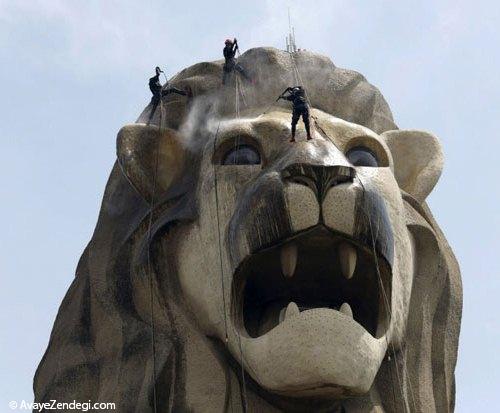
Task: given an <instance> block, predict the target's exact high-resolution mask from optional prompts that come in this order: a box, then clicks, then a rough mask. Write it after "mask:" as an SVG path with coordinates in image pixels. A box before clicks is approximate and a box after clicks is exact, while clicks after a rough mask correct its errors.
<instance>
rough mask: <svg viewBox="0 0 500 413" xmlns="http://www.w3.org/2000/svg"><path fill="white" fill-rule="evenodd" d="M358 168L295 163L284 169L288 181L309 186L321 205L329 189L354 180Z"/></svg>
mask: <svg viewBox="0 0 500 413" xmlns="http://www.w3.org/2000/svg"><path fill="white" fill-rule="evenodd" d="M355 176H356V170H355V169H354V168H352V167H350V166H345V165H311V164H303V163H295V164H292V165H289V166H287V167H286V168H285V169H284V170H283V171H282V177H283V179H284V180H286V181H290V182H294V183H297V184H301V185H305V186H308V187H309V188H310V189H311V190H312V191H313V192H314V193H315V194H316V198H317V200H318V202H319V204H320V205H321V204H322V202H323V200H324V198H325V196H326V193H327V192H328V190H329V189H330V188H331V187H332V186H335V185H339V184H341V183H344V182H352V181H353V179H354V177H355Z"/></svg>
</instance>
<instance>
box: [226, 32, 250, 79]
mask: <svg viewBox="0 0 500 413" xmlns="http://www.w3.org/2000/svg"><path fill="white" fill-rule="evenodd" d="M237 50H238V41H237V40H236V39H233V40H231V39H226V42H225V46H224V49H223V50H222V53H223V54H224V59H226V61H225V62H224V67H223V68H222V70H223V73H222V84H223V85H225V84H226V82H227V79H228V77H229V75H230V74H231V72H233V71H234V70H236V71H237V72H239V73H240V74H241V76H243V77H244V78H245V79H246V80H248V81H251V79H250V76H248V74H247V72H246V71H245V69H243V67H241V65H240V64H239V63H238V62H236V59H235V57H234V56H235V55H236V51H237Z"/></svg>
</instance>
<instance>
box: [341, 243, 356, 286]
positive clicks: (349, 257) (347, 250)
mask: <svg viewBox="0 0 500 413" xmlns="http://www.w3.org/2000/svg"><path fill="white" fill-rule="evenodd" d="M339 259H340V269H341V270H342V275H343V276H344V277H345V278H347V279H348V280H349V279H351V278H352V275H353V274H354V270H355V269H356V261H357V254H356V249H355V248H354V247H353V246H352V245H351V244H349V243H347V242H342V243H341V244H340V245H339Z"/></svg>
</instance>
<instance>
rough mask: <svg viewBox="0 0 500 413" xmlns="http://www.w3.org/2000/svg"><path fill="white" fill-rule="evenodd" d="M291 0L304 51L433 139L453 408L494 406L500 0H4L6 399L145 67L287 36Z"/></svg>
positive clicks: (0, 380) (18, 395) (27, 374)
mask: <svg viewBox="0 0 500 413" xmlns="http://www.w3.org/2000/svg"><path fill="white" fill-rule="evenodd" d="M306 3H308V6H306ZM287 5H290V6H291V11H292V19H293V21H294V25H295V27H296V35H297V42H298V44H299V46H300V47H303V48H306V49H309V50H312V51H316V52H320V53H323V54H325V55H328V56H329V57H330V58H331V59H332V60H333V62H334V63H335V64H337V65H338V66H341V67H346V68H350V69H355V70H358V71H360V72H362V73H363V74H364V75H365V76H366V77H367V78H368V79H369V81H370V82H372V83H373V84H375V85H376V86H378V87H379V88H380V90H381V91H382V93H383V94H384V96H385V97H386V99H387V101H388V102H389V104H390V106H391V108H392V110H393V113H394V117H395V120H396V123H397V124H398V125H399V126H400V127H401V128H419V129H425V130H429V131H432V132H434V133H435V134H437V135H438V136H439V137H440V138H441V140H442V143H443V146H444V152H445V155H446V164H445V169H444V173H443V176H442V178H441V180H440V182H439V183H438V185H437V187H436V189H435V190H434V192H433V194H432V195H431V197H430V199H429V203H430V206H431V208H432V211H433V212H434V214H435V216H436V218H437V220H438V222H439V224H440V225H441V227H442V228H443V230H444V232H445V234H446V235H447V237H448V240H449V242H450V244H451V245H452V247H453V249H454V251H455V253H456V255H457V258H458V260H459V262H460V264H461V268H462V276H463V283H464V313H463V323H462V335H461V339H460V350H459V361H458V367H457V371H456V373H457V409H456V410H457V411H458V412H472V411H474V412H476V411H485V412H488V411H494V410H496V409H494V408H493V406H496V407H498V405H500V394H499V393H500V392H499V391H498V390H499V385H500V380H499V379H500V373H499V371H500V363H499V359H500V356H499V354H498V348H499V338H500V333H499V318H500V317H499V315H498V312H499V310H500V304H499V302H500V278H499V275H500V274H499V264H498V263H499V260H498V255H499V252H498V247H499V242H498V241H499V240H498V232H499V207H498V204H499V196H498V187H499V184H498V180H499V178H500V176H499V172H498V165H499V159H500V143H499V138H500V137H499V133H498V127H497V122H498V120H499V119H500V109H499V99H500V77H499V63H500V52H499V49H500V46H499V45H500V36H499V33H500V31H499V29H498V27H499V26H500V6H499V5H498V2H495V1H482V0H478V1H474V2H472V1H463V0H448V1H435V0H434V1H430V0H425V1H424V0H421V1H401V0H400V1H381V0H379V1H341V0H336V1H332V0H324V1H312V2H305V1H283V0H275V1H258V0H254V1H251V2H250V1H248V2H244V4H242V5H240V4H238V3H233V2H230V1H221V0H214V1H211V2H206V1H178V2H175V3H174V2H166V1H164V2H159V1H143V2H137V1H119V2H118V1H100V2H97V1H69V0H66V1H58V0H38V1H37V0H31V1H20V0H11V1H8V0H0V81H1V98H0V113H1V122H0V142H1V144H2V153H3V156H2V162H0V173H1V176H3V177H4V178H3V180H2V182H3V183H2V185H1V186H0V196H1V201H2V202H1V204H0V220H1V223H2V228H3V230H2V232H1V235H0V242H1V244H0V276H1V290H0V303H1V304H0V305H1V311H0V320H1V326H2V330H1V331H2V334H1V336H0V361H1V364H0V395H1V398H0V410H1V411H7V409H8V408H7V402H8V401H9V400H21V399H29V400H30V399H31V398H32V390H31V382H32V377H33V373H34V371H35V368H36V366H37V364H38V362H39V360H40V358H41V356H42V354H43V352H44V350H45V347H46V345H47V341H48V337H49V334H50V330H51V327H52V323H53V321H54V318H55V315H56V312H57V308H58V306H59V304H60V302H61V300H62V297H63V295H64V293H65V291H66V289H67V288H68V286H69V284H70V282H71V280H72V278H73V275H74V270H75V267H76V264H77V261H78V259H79V257H80V254H81V253H82V251H83V248H84V247H85V245H86V243H87V242H88V241H89V239H90V237H91V235H92V231H93V229H94V225H95V223H96V220H97V213H98V210H99V207H100V202H101V197H102V193H103V190H104V185H105V182H106V180H107V177H108V174H109V172H110V169H111V166H112V164H113V161H114V158H115V136H116V132H117V131H118V130H119V128H120V127H121V126H122V125H123V124H125V123H130V122H133V121H135V119H136V118H137V116H138V115H139V113H140V112H141V110H142V108H143V107H144V106H145V105H146V104H147V103H148V101H149V98H150V93H149V90H148V89H147V80H148V78H149V77H150V76H151V75H152V68H153V67H154V66H156V65H160V66H162V67H164V68H166V72H167V75H169V76H171V75H173V74H174V73H175V72H177V71H178V70H179V69H181V68H183V67H185V66H188V65H190V64H193V63H195V62H198V61H202V60H214V59H218V58H220V52H221V47H222V43H223V40H224V39H225V38H226V37H232V36H236V37H237V38H238V39H239V42H240V45H241V48H242V49H247V48H250V47H255V46H275V47H279V48H283V47H284V36H285V34H286V32H287ZM299 18H300V19H299Z"/></svg>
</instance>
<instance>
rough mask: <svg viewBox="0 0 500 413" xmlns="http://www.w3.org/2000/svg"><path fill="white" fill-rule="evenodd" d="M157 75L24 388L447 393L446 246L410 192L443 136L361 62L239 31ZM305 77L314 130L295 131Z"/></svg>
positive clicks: (369, 401)
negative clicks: (281, 98)
mask: <svg viewBox="0 0 500 413" xmlns="http://www.w3.org/2000/svg"><path fill="white" fill-rule="evenodd" d="M240 63H241V64H242V65H243V66H244V67H245V68H246V69H247V70H248V71H249V73H251V75H252V77H253V78H254V79H255V80H256V85H254V86H252V85H247V84H245V83H243V82H241V81H240V80H239V79H238V78H237V77H236V78H233V81H232V83H230V84H229V85H227V86H226V87H222V86H221V85H220V74H221V64H222V63H221V62H214V63H202V64H198V65H195V66H192V67H190V68H188V69H185V70H183V71H182V72H180V73H179V74H178V75H177V76H175V77H174V78H173V79H172V82H173V83H174V84H175V85H178V86H180V87H182V86H184V87H186V86H189V88H190V89H191V90H192V91H193V94H194V98H193V100H191V101H186V100H185V99H184V98H179V97H169V98H167V99H166V100H165V102H164V103H163V105H162V108H161V110H158V113H156V114H155V116H153V117H152V119H153V121H152V123H151V124H148V125H147V124H145V123H144V121H145V119H149V118H150V116H149V115H150V114H149V110H150V109H151V108H150V107H148V108H146V110H145V111H144V113H143V114H142V115H141V117H140V118H139V120H138V123H136V124H134V125H127V126H125V127H123V128H122V129H121V131H120V132H119V133H118V139H117V154H118V162H117V164H116V165H115V167H114V168H113V171H112V173H111V176H110V179H109V182H108V185H107V187H106V192H105V194H104V200H103V205H102V209H101V213H100V216H99V221H98V224H97V228H96V231H95V233H94V236H93V238H92V240H91V242H90V243H89V245H88V247H87V248H86V250H85V252H84V254H83V256H82V258H81V260H80V263H79V265H78V269H77V274H76V278H75V280H74V282H73V284H72V286H71V288H70V290H69V291H68V293H67V296H66V298H65V299H64V301H63V303H62V305H61V309H60V311H59V314H58V317H57V320H56V322H55V326H54V330H53V332H52V335H51V340H50V343H49V348H48V350H47V352H46V354H45V356H44V358H43V360H42V362H41V363H40V366H39V369H38V371H37V374H36V377H35V393H36V397H37V399H38V400H47V399H49V398H51V399H57V400H61V401H62V400H73V399H77V400H80V399H81V400H89V399H91V400H95V401H98V400H102V401H115V402H116V403H117V406H118V409H119V410H120V411H138V412H144V411H153V410H154V409H157V411H176V412H177V411H200V412H201V411H203V412H206V411H214V412H218V411H229V410H231V411H233V410H234V409H236V411H249V412H253V411H266V412H267V411H269V412H274V411H325V412H327V411H328V412H331V411H339V412H340V411H347V412H368V411H386V412H401V411H422V412H424V411H425V412H430V411H439V412H441V411H450V410H453V407H454V368H455V363H456V353H457V342H458V333H459V325H460V314H461V285H460V275H459V270H458V265H457V263H456V260H455V258H454V257H453V254H452V252H451V250H450V248H449V246H448V244H447V242H446V240H445V238H444V236H443V234H442V233H441V231H440V229H439V227H438V226H437V224H436V222H435V221H434V219H433V217H432V215H431V213H430V211H429V209H428V207H427V206H426V204H425V199H426V197H427V196H428V195H429V193H430V192H431V191H432V189H433V188H434V186H435V184H436V182H437V181H438V178H439V176H440V173H441V169H442V164H443V155H442V151H441V147H440V144H439V142H438V140H437V138H436V137H435V136H434V135H432V134H430V133H427V132H422V131H416V130H409V131H403V130H398V129H397V127H396V126H395V124H394V123H393V121H392V115H391V113H390V110H389V108H388V106H387V104H386V103H385V101H384V99H383V98H382V96H381V95H380V93H379V92H378V91H377V90H376V89H375V88H374V87H373V86H371V85H370V84H368V82H366V80H365V79H364V78H363V77H362V76H361V75H359V74H357V73H355V72H351V71H347V70H343V69H339V68H337V67H335V66H334V65H333V64H332V63H331V62H330V61H329V60H328V59H327V58H325V57H322V56H319V55H315V54H313V53H309V52H298V53H296V54H293V55H290V54H288V53H285V52H281V51H278V50H275V49H264V48H259V49H252V50H250V51H248V52H247V53H245V54H244V55H242V57H241V58H240ZM299 82H300V83H301V84H303V85H304V86H305V89H306V90H307V93H308V97H309V99H310V103H311V119H312V122H311V123H312V127H313V139H312V140H311V141H306V140H305V132H304V130H303V129H301V128H300V125H301V123H299V129H298V142H297V143H294V144H292V143H290V142H289V137H290V108H289V107H288V106H287V104H286V103H279V104H278V103H275V104H272V102H273V101H274V99H275V98H276V96H278V95H279V93H280V92H281V91H282V90H283V89H284V88H285V87H287V86H290V85H293V84H296V83H299Z"/></svg>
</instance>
